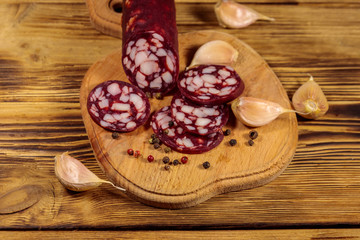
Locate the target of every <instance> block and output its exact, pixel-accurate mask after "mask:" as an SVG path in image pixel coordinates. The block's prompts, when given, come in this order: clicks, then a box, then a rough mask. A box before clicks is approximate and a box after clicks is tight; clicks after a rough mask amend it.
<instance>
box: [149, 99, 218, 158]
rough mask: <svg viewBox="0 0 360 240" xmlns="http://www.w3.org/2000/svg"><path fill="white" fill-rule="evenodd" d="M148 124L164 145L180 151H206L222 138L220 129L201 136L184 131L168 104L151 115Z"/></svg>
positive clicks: (195, 152)
mask: <svg viewBox="0 0 360 240" xmlns="http://www.w3.org/2000/svg"><path fill="white" fill-rule="evenodd" d="M170 122H171V124H169V123H170ZM150 124H151V127H152V129H153V131H154V133H155V134H156V135H157V136H158V138H159V139H160V140H161V141H162V142H163V143H164V144H165V145H166V146H168V147H170V148H171V149H173V150H175V151H178V152H182V153H190V154H191V153H192V154H198V153H203V152H207V151H210V150H211V149H213V148H215V147H216V146H218V145H219V144H220V143H221V141H222V140H223V139H224V135H223V133H222V131H218V132H214V133H211V134H209V135H203V136H202V135H195V134H192V133H189V132H186V131H185V130H184V129H183V128H182V127H180V126H179V125H178V124H177V123H176V122H175V121H174V118H173V117H172V114H171V109H170V106H167V107H164V108H162V109H160V110H159V111H157V112H156V113H155V114H154V115H153V116H152V118H151V123H150Z"/></svg>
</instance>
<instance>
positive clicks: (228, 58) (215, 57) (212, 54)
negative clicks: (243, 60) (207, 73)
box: [189, 40, 239, 67]
mask: <svg viewBox="0 0 360 240" xmlns="http://www.w3.org/2000/svg"><path fill="white" fill-rule="evenodd" d="M238 56H239V52H238V51H237V50H236V49H235V48H234V47H233V46H232V45H231V44H229V43H228V42H225V41H222V40H213V41H210V42H207V43H205V44H203V45H201V46H200V47H199V48H198V50H197V51H196V52H195V54H194V57H193V59H192V61H191V63H190V65H189V67H193V66H196V65H202V64H218V65H227V66H231V65H232V64H233V63H235V62H236V60H237V58H238Z"/></svg>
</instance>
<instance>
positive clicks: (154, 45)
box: [122, 31, 179, 94]
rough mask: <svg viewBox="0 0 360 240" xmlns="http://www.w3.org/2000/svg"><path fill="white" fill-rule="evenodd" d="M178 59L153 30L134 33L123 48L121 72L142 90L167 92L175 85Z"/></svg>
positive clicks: (162, 38)
mask: <svg viewBox="0 0 360 240" xmlns="http://www.w3.org/2000/svg"><path fill="white" fill-rule="evenodd" d="M178 62H179V61H178V56H177V53H176V52H175V51H174V49H173V48H172V47H171V46H169V45H168V43H167V42H166V41H165V39H164V37H163V36H161V35H160V34H158V33H156V32H154V31H149V32H145V33H142V34H141V35H139V34H138V35H135V36H134V37H132V38H130V39H129V40H128V41H127V42H126V43H125V44H124V47H123V56H122V64H123V67H124V70H125V73H126V75H127V77H128V79H129V81H130V82H131V83H133V84H134V85H136V86H138V87H139V88H140V89H141V90H143V91H144V92H145V93H147V92H148V93H151V94H153V93H162V94H165V93H167V92H169V91H171V90H172V89H173V88H174V87H175V86H176V80H177V77H178V73H179V70H178V69H179V63H178Z"/></svg>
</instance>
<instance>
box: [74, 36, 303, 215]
mask: <svg viewBox="0 0 360 240" xmlns="http://www.w3.org/2000/svg"><path fill="white" fill-rule="evenodd" d="M215 39H220V40H224V41H227V42H229V43H230V44H232V45H233V46H234V47H235V48H236V49H237V50H238V51H239V53H240V54H239V58H238V61H237V62H236V64H235V65H234V66H233V67H234V68H235V70H236V71H237V72H238V74H239V75H240V77H241V78H242V79H243V81H244V83H245V90H244V93H243V96H252V97H258V98H263V99H267V100H271V101H274V102H277V103H279V104H281V105H282V106H283V107H286V108H290V102H289V99H288V96H287V94H286V92H285V90H284V88H283V86H282V85H281V83H280V81H279V79H278V78H277V77H276V75H275V74H274V72H273V71H272V70H271V69H270V67H269V66H268V65H267V64H266V62H265V61H264V60H263V59H262V57H261V56H260V55H258V54H257V53H256V52H255V51H254V50H253V49H252V48H250V47H249V46H248V45H246V44H245V43H244V42H242V41H240V40H239V39H237V38H234V37H233V36H231V35H228V34H225V33H221V32H215V31H200V32H191V33H186V34H180V35H179V45H180V48H179V52H180V71H182V70H184V69H185V67H186V65H188V64H189V63H190V61H191V59H192V57H193V54H194V53H195V51H196V49H197V48H198V47H199V46H201V45H202V44H204V43H206V42H208V41H211V40H215ZM119 45H121V44H119ZM107 80H122V81H128V80H127V78H126V76H125V73H124V71H123V69H122V65H121V49H118V50H116V51H114V52H113V53H112V54H110V55H108V56H107V57H105V58H104V59H102V60H100V61H98V62H96V63H95V64H94V65H93V66H91V67H90V69H89V70H88V72H87V74H86V75H85V77H84V80H83V82H82V86H81V90H80V103H81V112H82V116H83V120H84V124H85V128H86V131H87V134H88V136H89V139H90V143H91V146H92V148H93V150H94V153H95V156H96V159H97V161H98V163H99V165H100V166H101V167H102V169H103V171H104V172H105V173H106V175H107V177H108V178H109V180H110V181H112V182H113V183H114V184H116V185H118V186H121V187H123V188H125V189H126V192H127V194H128V195H129V196H130V197H131V198H133V199H136V200H138V201H141V202H143V203H145V204H148V205H152V206H156V207H161V208H173V209H174V208H185V207H190V206H194V205H196V204H199V203H201V202H203V201H205V200H207V199H209V198H211V197H212V196H215V195H217V194H221V193H226V192H230V191H238V190H243V189H249V188H254V187H258V186H261V185H264V184H266V183H269V182H270V181H272V180H273V179H275V178H276V177H277V176H278V175H280V174H281V173H282V172H283V171H284V169H285V168H286V167H287V165H288V164H289V163H290V161H291V159H292V157H293V155H294V153H295V150H296V145H297V140H298V130H297V120H296V116H295V114H294V113H290V114H284V115H282V116H280V117H279V118H278V119H276V120H275V121H273V122H272V123H270V124H268V125H266V126H263V127H259V128H256V131H258V133H259V137H258V138H257V139H255V140H254V142H255V144H254V145H253V146H249V144H248V140H249V136H248V133H249V131H250V130H251V129H249V128H247V127H245V126H244V125H243V124H241V123H240V122H238V121H236V119H235V117H234V116H233V115H231V116H230V119H229V122H228V124H227V125H226V126H225V127H224V129H228V128H229V129H231V134H230V136H226V137H225V138H224V140H223V142H222V143H221V144H220V145H219V146H218V147H216V148H215V149H213V150H211V151H209V152H206V153H203V154H186V156H188V158H189V161H188V163H186V164H180V165H177V166H171V167H170V170H165V169H164V166H165V164H164V163H163V162H162V160H161V159H162V158H163V157H164V156H169V158H170V159H171V160H174V159H180V158H181V157H182V156H184V155H185V154H181V153H177V152H174V151H173V152H171V153H165V152H164V146H162V147H161V148H160V149H154V147H153V145H151V144H149V141H148V140H149V139H150V136H151V134H152V133H153V132H152V129H151V127H150V126H149V122H147V123H146V124H145V125H144V126H141V127H140V128H138V129H137V130H135V131H133V132H130V133H122V134H120V136H119V138H118V139H113V138H112V133H111V132H109V131H106V130H104V129H103V128H101V127H99V126H98V125H97V124H96V123H95V122H93V121H92V120H91V118H90V116H89V114H88V111H87V107H86V101H87V97H88V94H89V92H90V91H91V90H92V89H93V88H94V87H95V86H96V85H97V84H99V83H101V82H104V81H107ZM170 101H171V96H167V97H165V98H164V99H163V100H157V99H151V100H150V104H151V112H152V113H154V112H155V111H156V110H158V109H160V108H161V107H163V106H167V105H169V104H170ZM230 139H236V140H237V142H238V143H237V145H236V146H233V147H232V146H230V144H229V140H230ZM129 148H132V149H134V150H140V152H141V153H142V156H141V157H139V158H135V157H133V156H129V155H128V154H127V149H129ZM149 154H151V155H153V156H154V157H155V161H154V162H151V163H150V162H148V161H147V156H148V155H149ZM205 161H208V162H210V164H211V167H210V168H208V169H204V168H203V167H202V163H203V162H205ZM279 194H280V193H279Z"/></svg>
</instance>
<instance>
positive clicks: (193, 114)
mask: <svg viewBox="0 0 360 240" xmlns="http://www.w3.org/2000/svg"><path fill="white" fill-rule="evenodd" d="M170 106H171V114H172V117H173V118H174V120H175V122H176V123H177V124H178V125H179V126H180V127H182V128H183V129H184V130H185V131H187V132H191V133H194V134H199V135H207V134H210V133H214V132H218V131H220V130H221V128H222V127H223V126H224V125H225V124H226V123H227V121H228V119H229V107H228V106H227V105H225V104H222V105H215V106H203V105H198V104H196V103H193V102H191V101H189V100H188V99H186V98H185V97H183V96H181V94H180V93H177V94H175V95H174V97H173V99H172V101H171V105H170Z"/></svg>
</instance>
